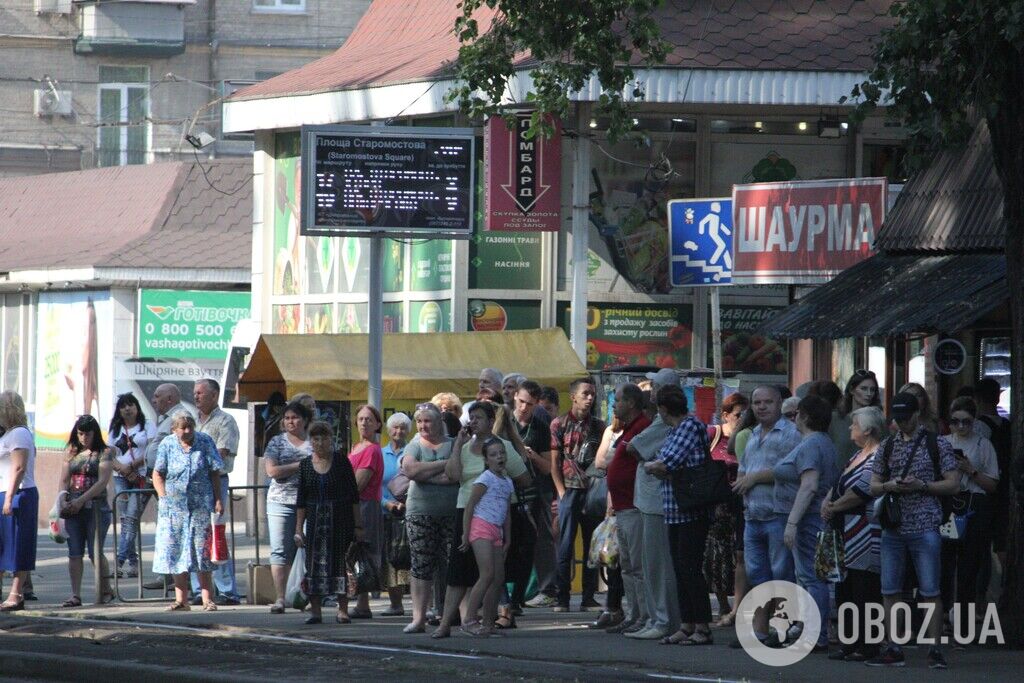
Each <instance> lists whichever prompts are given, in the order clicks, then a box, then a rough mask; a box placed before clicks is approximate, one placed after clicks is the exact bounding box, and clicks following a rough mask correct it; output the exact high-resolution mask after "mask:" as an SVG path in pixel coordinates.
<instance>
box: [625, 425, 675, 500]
mask: <svg viewBox="0 0 1024 683" xmlns="http://www.w3.org/2000/svg"><path fill="white" fill-rule="evenodd" d="M670 431H671V427H669V426H668V425H667V424H665V423H664V422H663V421H662V419H661V415H657V416H656V417H655V418H654V421H653V422H651V424H650V426H649V427H648V428H647V429H645V430H644V431H642V432H640V433H639V434H637V435H636V436H634V437H633V439H632V440H631V441H630V442H629V445H630V446H631V447H632V448H633V450H635V451H636V452H637V454H639V456H640V460H641V461H642V462H641V463H640V465H639V466H638V467H637V470H636V482H635V483H634V484H633V505H635V506H636V509H637V510H639V511H640V512H642V513H644V514H645V515H661V516H664V515H665V501H664V499H663V498H662V495H661V479H658V478H657V477H655V476H654V475H652V474H647V471H646V470H644V463H646V462H651V461H652V460H654V459H655V458H657V457H658V451H660V450H661V446H662V444H664V443H665V437H667V436H668V433H669V432H670Z"/></svg>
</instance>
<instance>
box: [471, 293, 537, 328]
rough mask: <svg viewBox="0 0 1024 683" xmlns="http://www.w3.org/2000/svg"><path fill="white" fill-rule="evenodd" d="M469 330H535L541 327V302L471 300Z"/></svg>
mask: <svg viewBox="0 0 1024 683" xmlns="http://www.w3.org/2000/svg"><path fill="white" fill-rule="evenodd" d="M468 313H469V329H470V330H472V331H474V332H500V331H501V330H533V329H537V328H538V327H540V302H539V301H508V300H503V301H484V300H482V299H470V300H469V307H468Z"/></svg>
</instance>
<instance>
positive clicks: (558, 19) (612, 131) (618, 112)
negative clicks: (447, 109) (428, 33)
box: [448, 0, 670, 139]
mask: <svg viewBox="0 0 1024 683" xmlns="http://www.w3.org/2000/svg"><path fill="white" fill-rule="evenodd" d="M662 2H663V0H462V2H461V3H460V4H459V8H460V10H461V15H460V16H459V17H458V19H457V20H456V25H455V30H456V33H457V35H458V37H459V41H460V42H461V47H460V48H459V58H458V61H457V63H456V65H455V69H456V72H455V76H456V81H457V84H456V86H455V87H454V88H453V89H452V90H451V92H449V94H448V97H449V98H450V99H452V100H455V101H458V103H459V106H460V108H461V109H462V110H463V111H464V112H465V113H467V114H468V115H469V116H471V117H473V118H478V117H483V116H489V115H495V114H502V113H505V109H506V108H507V106H508V104H509V103H508V102H507V100H506V99H505V96H506V91H507V86H508V84H509V81H510V80H511V79H512V78H513V77H514V75H515V72H516V62H517V60H519V59H522V58H524V57H526V58H529V59H530V62H529V67H528V70H529V76H530V78H531V79H532V81H533V83H532V88H531V90H530V92H529V93H528V95H527V99H528V102H527V103H519V104H529V105H530V106H531V108H532V109H533V118H532V122H531V123H532V127H531V132H533V133H536V132H537V131H539V130H541V129H543V128H544V127H545V122H546V121H547V120H548V119H549V116H548V115H556V116H560V117H563V118H565V117H566V116H567V115H568V113H569V104H570V95H571V94H572V93H574V92H576V91H578V90H580V89H581V88H583V86H584V85H586V84H587V83H588V82H589V81H590V77H591V74H596V76H597V79H598V81H599V83H600V87H601V94H600V98H599V100H598V102H597V113H598V114H601V115H604V116H607V117H608V119H609V121H610V124H609V131H608V132H609V137H611V138H613V139H614V138H617V137H620V136H622V135H623V134H625V133H626V132H628V131H629V130H630V129H631V128H632V116H631V113H630V105H629V101H628V100H629V98H627V97H624V94H626V93H628V94H629V95H631V96H632V98H633V99H643V96H644V92H643V88H642V87H640V86H639V85H638V84H637V83H635V81H634V71H633V68H632V67H631V66H630V63H631V60H635V59H637V58H638V59H639V61H640V62H641V63H643V64H646V65H653V64H658V63H660V62H662V61H664V59H665V57H666V55H667V54H668V51H669V47H670V46H669V44H668V43H666V42H665V41H664V40H662V39H661V38H660V35H659V30H658V25H657V22H656V20H655V19H654V18H653V17H652V12H653V11H654V10H655V9H657V8H658V7H659V6H660V5H661V4H662ZM485 6H486V7H487V8H490V9H492V10H496V12H497V15H496V17H495V19H494V21H493V23H490V24H488V25H481V22H479V21H478V19H477V18H476V15H477V14H478V10H480V9H481V8H482V7H485Z"/></svg>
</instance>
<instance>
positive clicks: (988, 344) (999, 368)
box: [978, 337, 1011, 417]
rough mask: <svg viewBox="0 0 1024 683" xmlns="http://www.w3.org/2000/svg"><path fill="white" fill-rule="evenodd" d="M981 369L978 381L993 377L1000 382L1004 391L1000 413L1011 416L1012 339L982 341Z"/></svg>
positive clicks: (984, 339)
mask: <svg viewBox="0 0 1024 683" xmlns="http://www.w3.org/2000/svg"><path fill="white" fill-rule="evenodd" d="M979 356H980V366H981V367H980V368H979V369H978V379H984V378H986V377H991V378H992V379H994V380H996V381H997V382H999V386H1000V387H1002V389H1003V391H1002V393H1001V394H1000V395H999V412H1000V413H1001V414H1002V415H1003V416H1004V417H1008V416H1009V414H1010V399H1011V396H1010V338H1009V337H985V338H983V339H982V340H981V352H980V353H979Z"/></svg>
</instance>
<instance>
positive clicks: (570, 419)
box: [551, 377, 605, 612]
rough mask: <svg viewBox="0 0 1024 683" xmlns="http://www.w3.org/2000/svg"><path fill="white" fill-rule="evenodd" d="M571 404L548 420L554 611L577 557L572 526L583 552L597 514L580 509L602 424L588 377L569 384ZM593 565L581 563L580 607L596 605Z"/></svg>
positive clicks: (561, 608) (561, 603)
mask: <svg viewBox="0 0 1024 683" xmlns="http://www.w3.org/2000/svg"><path fill="white" fill-rule="evenodd" d="M569 396H570V399H571V400H572V406H571V407H570V409H569V412H567V413H566V414H565V415H561V416H559V417H556V418H555V419H554V420H553V421H552V422H551V479H552V480H553V481H554V484H555V491H556V492H557V493H558V530H559V534H558V579H557V581H558V595H557V600H558V604H557V605H555V608H554V611H556V612H568V611H569V596H570V594H571V592H572V573H573V572H572V570H573V566H574V564H575V562H576V557H575V550H576V529H577V527H579V529H580V531H581V532H582V534H583V557H584V558H586V557H587V556H588V555H589V554H590V537H591V536H593V534H594V529H596V528H597V525H598V524H600V522H601V520H600V518H595V517H588V516H587V515H586V514H584V508H585V505H586V502H587V487H588V486H589V485H590V477H588V476H587V474H586V472H587V468H588V467H590V466H591V465H592V464H593V463H594V458H595V457H596V455H597V447H598V446H599V445H600V444H601V437H602V436H603V434H604V429H605V424H604V422H603V421H601V420H600V419H598V418H597V417H596V416H594V414H593V408H594V400H595V398H596V397H597V389H596V387H595V386H594V380H592V379H590V378H589V377H587V378H585V379H578V380H576V381H574V382H573V383H572V384H571V385H569ZM596 592H597V570H596V569H591V568H589V567H587V566H586V563H584V567H583V600H582V602H581V603H580V611H582V612H590V611H597V610H600V609H601V605H599V604H598V602H597V601H596V600H595V599H594V593H596Z"/></svg>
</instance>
